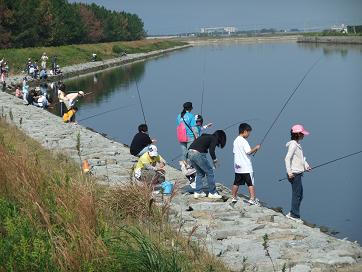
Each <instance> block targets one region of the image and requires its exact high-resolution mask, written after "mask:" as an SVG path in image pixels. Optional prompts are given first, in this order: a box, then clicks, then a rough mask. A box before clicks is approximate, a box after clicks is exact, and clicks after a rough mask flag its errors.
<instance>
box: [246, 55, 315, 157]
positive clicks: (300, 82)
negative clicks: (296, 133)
mask: <svg viewBox="0 0 362 272" xmlns="http://www.w3.org/2000/svg"><path fill="white" fill-rule="evenodd" d="M321 58H322V57H319V58H318V59H317V60H316V61H315V62H314V63H313V65H312V66H311V67H310V68H309V69H308V70H307V72H306V73H305V74H304V76H303V77H302V79H301V80H300V81H299V83H298V84H297V86H296V87H295V88H294V90H293V92H292V93H291V94H290V95H289V97H288V99H287V100H286V101H285V103H284V105H283V107H282V108H281V110H280V111H279V113H278V114H277V116H276V118H275V119H274V121H273V123H272V124H271V126H270V127H269V129H268V130H267V132H266V133H265V135H264V137H263V139H262V140H261V142H260V145H262V144H263V143H264V141H265V139H266V137H267V136H268V134H269V132H270V131H271V129H272V128H273V127H274V125H275V123H276V122H277V121H278V119H279V117H280V115H281V114H282V112H283V111H284V109H285V108H286V106H287V104H288V103H289V101H290V100H291V99H292V97H293V96H294V94H295V93H296V92H297V90H298V89H299V87H300V85H302V83H303V81H304V79H305V78H306V77H307V76H308V74H309V73H310V72H311V71H312V70H313V68H314V67H315V66H316V65H317V63H318V62H319V61H320V60H321ZM255 154H256V152H255V153H254V155H253V156H255Z"/></svg>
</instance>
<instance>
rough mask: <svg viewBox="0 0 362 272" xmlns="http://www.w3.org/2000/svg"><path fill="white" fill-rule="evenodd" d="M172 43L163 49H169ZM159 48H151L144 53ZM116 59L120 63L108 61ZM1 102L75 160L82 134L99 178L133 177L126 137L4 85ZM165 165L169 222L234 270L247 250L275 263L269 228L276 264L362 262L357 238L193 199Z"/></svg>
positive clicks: (327, 267) (256, 262)
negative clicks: (67, 120) (25, 99)
mask: <svg viewBox="0 0 362 272" xmlns="http://www.w3.org/2000/svg"><path fill="white" fill-rule="evenodd" d="M189 46H191V45H188V46H186V47H189ZM173 49H174V48H173ZM174 50H177V49H174ZM174 50H162V51H166V53H167V52H170V51H174ZM161 54H163V53H158V54H156V55H155V54H148V56H147V58H148V57H156V56H158V55H161ZM143 55H144V54H143ZM143 57H144V56H143ZM132 61H142V58H141V57H140V58H139V59H133V60H130V61H129V62H132ZM129 62H126V63H129ZM126 63H121V64H120V65H122V64H126ZM91 64H93V63H91ZM94 64H95V67H94V68H95V69H100V68H99V67H100V66H96V65H97V63H94ZM101 65H102V64H101ZM116 66H118V65H116ZM112 67H115V66H109V67H108V68H112ZM82 71H83V73H80V74H79V75H83V74H85V73H84V71H85V70H82ZM97 71H99V70H97ZM93 72H94V71H93ZM88 73H92V71H90V72H88ZM79 75H76V76H79ZM76 76H75V77H76ZM73 77H74V76H73ZM67 78H70V77H67ZM0 105H1V107H2V109H3V112H4V113H5V114H7V115H8V117H10V112H11V116H13V117H12V119H11V120H10V118H8V120H7V121H8V122H9V123H12V124H13V125H15V126H17V127H18V128H19V129H21V130H23V131H24V132H25V133H26V134H27V135H28V136H30V137H32V138H34V139H35V140H37V141H38V142H40V143H41V144H42V146H44V147H45V148H47V149H48V150H52V151H55V152H65V153H66V154H67V155H68V156H70V157H71V158H72V159H74V160H75V161H76V162H77V161H79V157H78V152H77V149H76V144H77V135H78V134H79V135H80V139H81V147H80V150H81V154H82V158H83V159H88V161H89V162H90V164H91V165H92V167H93V169H92V172H93V174H94V176H96V178H97V180H98V181H99V183H100V184H104V185H107V186H121V185H122V184H124V183H125V182H128V181H129V177H130V169H131V167H132V166H133V164H134V160H135V157H133V156H132V155H130V154H129V148H128V147H127V146H126V145H125V144H122V143H119V142H117V141H115V140H112V139H108V138H106V137H103V136H102V135H101V134H100V133H98V132H94V131H91V130H89V129H87V128H85V127H83V126H80V125H71V124H64V123H63V122H62V119H61V118H60V117H58V116H56V115H53V114H52V113H50V112H47V111H44V110H42V109H40V108H37V107H33V106H25V105H23V103H22V100H21V99H18V98H16V97H14V96H11V95H9V94H6V93H0ZM20 120H22V121H20ZM39 120H44V121H43V122H39ZM167 173H168V179H169V180H174V181H177V186H178V187H179V193H178V194H177V195H176V196H175V198H173V199H172V202H171V209H172V214H171V215H170V220H171V222H173V223H174V224H175V227H179V226H180V225H179V224H178V223H179V222H183V225H182V229H181V232H182V233H183V234H184V235H185V236H189V235H190V233H192V232H193V229H194V228H195V227H196V228H197V229H196V230H195V234H194V235H193V236H192V240H195V241H198V242H199V243H201V244H203V245H204V246H205V247H206V248H207V249H208V250H209V252H210V253H212V254H214V255H216V256H218V257H219V258H220V259H221V260H222V261H223V262H224V263H225V264H226V265H228V266H229V267H230V268H231V269H233V270H235V271H238V270H240V268H241V267H242V265H243V264H242V262H243V257H247V258H248V260H247V262H248V264H249V265H250V270H246V271H254V270H252V269H254V268H255V269H257V270H258V271H273V270H272V265H271V263H270V261H269V260H268V258H267V257H265V251H264V249H263V247H262V236H263V235H264V234H268V236H269V240H270V242H269V244H270V249H269V250H270V254H271V256H272V258H273V260H274V261H275V264H276V265H277V267H278V268H279V269H280V268H281V266H282V265H283V264H284V263H287V264H288V266H290V267H291V268H292V270H291V271H315V272H317V271H321V272H322V271H331V270H332V269H335V271H338V270H337V268H338V267H345V268H348V269H349V268H351V270H344V271H359V270H358V269H361V268H362V259H361V258H362V248H361V247H360V246H359V245H358V244H357V243H353V242H350V241H345V240H340V239H337V238H335V237H332V236H329V235H327V234H324V233H322V232H321V231H320V230H319V229H318V228H311V227H308V226H306V225H301V224H298V223H295V222H293V221H291V220H289V219H287V218H286V217H285V216H284V215H282V214H280V213H277V212H274V211H272V210H271V209H268V208H266V207H256V206H248V205H246V204H245V200H246V199H245V198H243V197H242V198H240V200H239V202H238V203H237V204H236V205H235V206H234V207H231V206H230V205H229V204H230V200H228V201H227V202H219V201H212V200H207V199H201V200H195V199H194V198H193V197H192V194H191V195H190V194H185V193H184V192H183V188H182V187H184V186H186V185H187V183H188V182H187V180H186V178H185V177H184V176H183V175H182V173H181V172H180V171H179V170H177V169H175V168H173V167H170V166H167ZM218 190H219V191H220V192H221V193H222V194H224V195H226V196H229V194H230V193H229V190H228V188H225V187H223V186H221V185H218ZM189 207H191V208H192V210H190V209H189ZM253 267H254V268H253ZM352 269H355V270H352Z"/></svg>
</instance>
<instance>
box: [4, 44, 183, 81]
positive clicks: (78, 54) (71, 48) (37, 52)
mask: <svg viewBox="0 0 362 272" xmlns="http://www.w3.org/2000/svg"><path fill="white" fill-rule="evenodd" d="M184 44H186V43H183V42H179V41H171V40H166V41H161V40H141V41H131V42H110V43H97V44H80V45H64V46H54V47H32V48H14V49H0V59H1V58H3V57H4V58H5V59H6V60H7V61H8V63H9V65H10V74H19V73H21V71H23V70H25V65H26V63H27V60H28V58H31V59H32V60H33V61H38V65H40V57H41V56H42V54H43V52H46V53H47V55H48V57H49V60H48V67H50V63H51V56H54V55H56V56H57V63H58V64H59V65H60V66H61V67H64V66H69V65H74V64H79V63H85V62H89V61H91V56H92V53H96V54H97V58H98V60H106V59H110V58H115V57H118V56H119V54H120V52H126V53H128V54H131V53H140V52H149V51H153V50H158V49H166V48H170V47H174V46H178V45H184Z"/></svg>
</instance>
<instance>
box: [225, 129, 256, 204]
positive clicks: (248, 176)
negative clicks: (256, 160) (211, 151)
mask: <svg viewBox="0 0 362 272" xmlns="http://www.w3.org/2000/svg"><path fill="white" fill-rule="evenodd" d="M251 130H252V128H251V126H250V125H249V124H247V123H242V124H240V126H239V136H238V137H236V139H235V140H234V145H233V152H234V170H235V180H234V185H233V186H232V189H231V192H232V200H231V202H232V203H234V204H235V203H236V202H237V194H238V190H239V186H240V185H244V184H246V185H247V186H248V190H249V194H250V199H249V203H250V204H252V205H257V206H260V203H259V200H258V199H257V198H255V189H254V175H253V165H252V163H251V159H250V155H252V154H254V153H255V152H257V151H258V150H259V149H260V145H259V144H258V145H256V146H255V147H253V148H250V145H249V143H248V141H247V140H246V138H248V137H249V135H250V133H251Z"/></svg>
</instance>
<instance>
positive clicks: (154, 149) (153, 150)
mask: <svg viewBox="0 0 362 272" xmlns="http://www.w3.org/2000/svg"><path fill="white" fill-rule="evenodd" d="M148 153H149V154H150V156H151V157H156V156H158V152H157V147H156V146H155V145H150V146H149V147H148Z"/></svg>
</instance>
